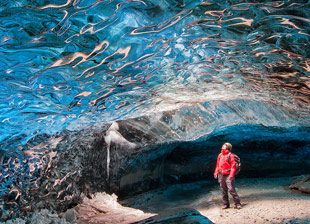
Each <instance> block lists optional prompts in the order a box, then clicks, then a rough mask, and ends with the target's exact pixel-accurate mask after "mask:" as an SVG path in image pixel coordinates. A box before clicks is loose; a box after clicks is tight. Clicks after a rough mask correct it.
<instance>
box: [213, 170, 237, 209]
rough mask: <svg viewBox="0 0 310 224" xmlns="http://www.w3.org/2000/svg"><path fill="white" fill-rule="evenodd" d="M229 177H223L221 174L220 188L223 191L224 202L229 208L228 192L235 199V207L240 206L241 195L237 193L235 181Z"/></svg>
mask: <svg viewBox="0 0 310 224" xmlns="http://www.w3.org/2000/svg"><path fill="white" fill-rule="evenodd" d="M228 176H229V175H222V174H219V176H218V178H219V179H218V181H219V183H220V187H221V190H222V200H223V204H224V205H226V206H229V200H228V192H229V193H230V195H231V196H232V197H233V199H234V202H235V205H238V204H240V198H239V195H238V194H237V192H236V189H235V179H231V178H228Z"/></svg>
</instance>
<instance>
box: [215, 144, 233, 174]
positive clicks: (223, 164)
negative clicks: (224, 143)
mask: <svg viewBox="0 0 310 224" xmlns="http://www.w3.org/2000/svg"><path fill="white" fill-rule="evenodd" d="M229 153H230V151H229V150H227V149H225V150H222V151H221V153H220V154H219V155H218V157H217V161H216V168H215V171H214V175H216V176H217V175H218V174H219V173H222V174H223V175H225V174H229V177H231V178H234V176H235V172H236V161H235V157H234V156H232V155H230V156H228V154H229ZM228 157H229V160H230V161H229V162H228Z"/></svg>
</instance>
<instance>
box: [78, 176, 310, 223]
mask: <svg viewBox="0 0 310 224" xmlns="http://www.w3.org/2000/svg"><path fill="white" fill-rule="evenodd" d="M291 180H292V178H291V177H280V178H279V177H278V178H274V177H273V178H238V177H237V179H236V189H237V192H238V194H239V196H240V198H241V202H242V205H243V208H242V209H241V210H237V209H234V208H229V209H226V210H222V209H221V206H222V204H221V193H220V189H219V186H218V184H217V181H216V180H211V181H201V182H195V183H188V184H177V185H171V186H167V187H164V188H161V189H157V190H153V191H149V192H146V193H143V194H140V195H137V196H134V197H131V198H127V199H124V200H118V202H117V198H116V196H115V195H114V196H113V197H112V196H110V195H106V194H104V195H99V194H98V195H97V196H96V197H94V198H93V199H90V200H87V201H85V202H84V203H82V204H81V205H79V206H78V207H76V208H75V211H76V212H77V221H80V222H81V221H82V223H139V224H140V223H220V224H225V223H229V224H234V223H238V224H243V223H245V224H248V223H258V224H263V223H295V224H297V223H298V224H299V223H310V210H309V208H310V194H304V193H299V192H297V191H294V190H291V189H289V185H290V183H291ZM107 197H110V198H107ZM230 201H231V203H232V198H231V197H230ZM232 206H233V204H232ZM111 208H112V209H111ZM195 212H196V213H195ZM157 214H159V215H157ZM200 214H201V215H202V216H201V215H200ZM154 215H157V216H154ZM150 217H151V218H150ZM154 217H157V219H156V218H154ZM205 217H207V218H208V219H206V218H205ZM141 220H142V221H141ZM209 220H210V221H209Z"/></svg>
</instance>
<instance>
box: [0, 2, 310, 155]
mask: <svg viewBox="0 0 310 224" xmlns="http://www.w3.org/2000/svg"><path fill="white" fill-rule="evenodd" d="M309 15H310V7H309V2H307V1H237V0H235V1H212V0H210V1H201V0H200V1H194V0H193V1H190V0H178V1H177V0H175V1H174V0H156V1H155V0H127V1H113V0H106V1H105V0H101V1H100V0H97V1H95V0H89V1H86V0H85V1H83V0H67V1H62V0H50V1H43V0H42V1H30V0H18V1H9V0H4V1H1V3H0V37H1V40H0V54H1V57H0V72H1V76H0V79H1V85H0V88H1V98H0V102H1V103H0V105H1V107H0V108H1V109H0V121H1V122H0V124H1V128H0V142H1V147H2V150H5V151H7V150H9V149H11V148H13V149H14V148H16V147H17V146H19V145H25V144H26V143H27V141H28V140H29V139H31V138H33V137H35V136H37V135H42V134H48V135H53V134H55V133H59V132H62V131H64V130H69V131H79V130H82V129H85V128H87V127H90V126H93V125H95V126H98V127H100V126H101V125H102V124H103V123H106V122H112V121H115V120H124V119H130V118H136V117H141V116H144V115H146V116H151V117H152V116H153V118H154V120H156V119H157V118H156V117H157V116H158V114H161V113H162V112H163V111H174V110H183V111H182V112H180V113H179V114H181V115H180V116H181V117H177V116H174V118H173V119H172V120H171V121H170V122H173V123H172V124H170V125H171V127H174V128H175V130H177V129H178V128H181V127H183V126H186V122H188V123H190V122H192V126H195V125H194V124H195V123H194V121H192V120H190V119H187V118H186V116H188V117H189V118H190V117H196V118H197V120H198V123H199V122H200V123H201V124H203V125H201V126H199V127H198V129H195V128H192V129H188V130H191V131H187V132H186V134H184V135H182V136H179V137H180V138H181V140H182V139H183V140H193V139H197V138H200V137H202V136H206V135H208V134H209V133H211V132H212V131H214V130H218V129H221V128H225V127H229V126H233V125H238V124H254V125H262V126H265V127H266V126H267V127H268V126H272V127H285V128H288V127H309V123H310V119H309V101H310V98H309V97H310V79H309V74H310V73H309V72H310V59H309V58H310V50H309V49H310V48H309V37H310V29H309V27H310V26H309V25H310V20H309ZM199 119H200V121H199ZM151 120H152V119H151ZM151 122H152V121H151ZM178 122H179V123H178ZM184 122H185V123H184ZM181 123H182V124H181ZM180 138H179V139H178V140H180Z"/></svg>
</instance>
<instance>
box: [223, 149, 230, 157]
mask: <svg viewBox="0 0 310 224" xmlns="http://www.w3.org/2000/svg"><path fill="white" fill-rule="evenodd" d="M228 153H230V151H229V150H228V149H222V155H224V156H226V155H228Z"/></svg>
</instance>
